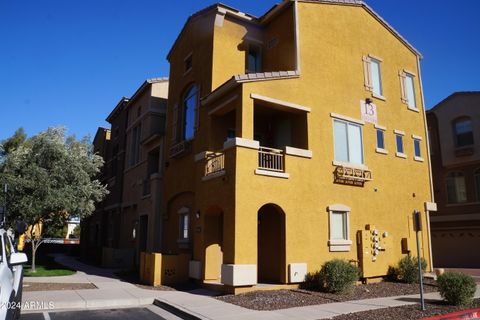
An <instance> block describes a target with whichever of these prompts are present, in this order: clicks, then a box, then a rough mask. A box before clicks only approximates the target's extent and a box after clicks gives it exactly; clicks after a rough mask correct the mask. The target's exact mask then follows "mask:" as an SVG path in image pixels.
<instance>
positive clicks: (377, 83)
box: [370, 59, 383, 96]
mask: <svg viewBox="0 0 480 320" xmlns="http://www.w3.org/2000/svg"><path fill="white" fill-rule="evenodd" d="M370 61H371V62H370V64H371V72H372V92H373V94H374V95H377V96H382V95H383V92H382V91H383V90H382V77H381V74H380V61H378V60H375V59H370Z"/></svg>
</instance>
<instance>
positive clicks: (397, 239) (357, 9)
mask: <svg viewBox="0 0 480 320" xmlns="http://www.w3.org/2000/svg"><path fill="white" fill-rule="evenodd" d="M420 58H421V56H420V54H419V53H418V51H417V50H416V49H415V48H413V47H412V46H411V45H410V44H409V43H408V42H407V41H406V40H405V39H404V38H402V37H401V36H400V35H399V34H398V33H397V32H396V31H395V30H394V29H393V28H392V27H391V26H390V25H388V23H387V22H385V21H384V20H383V19H382V18H381V17H380V16H378V15H377V14H376V13H375V12H374V11H373V10H372V9H371V8H370V7H368V6H367V5H366V4H365V3H364V2H362V1H357V0H348V1H347V0H342V1H334V0H329V1H326V0H324V1H301V0H298V1H288V0H286V1H283V2H281V3H280V4H278V5H276V6H275V7H273V8H272V9H271V10H270V11H268V12H267V13H265V14H264V15H263V16H261V17H254V16H251V15H249V14H246V13H242V12H240V11H238V10H235V9H233V8H230V7H228V6H225V5H221V4H217V5H213V6H211V7H208V8H206V9H204V10H202V11H200V12H197V13H195V14H194V15H192V16H191V17H190V18H189V19H188V21H187V22H186V24H185V26H184V28H183V30H182V31H181V33H180V35H179V36H178V38H177V40H176V42H175V43H174V45H173V47H172V49H171V51H170V53H169V55H168V60H169V62H170V67H171V68H170V77H169V81H170V86H169V94H168V97H169V101H168V111H167V129H166V130H167V133H166V150H167V155H166V163H165V165H166V169H165V179H164V181H165V188H164V190H165V193H164V196H163V199H164V207H163V208H162V212H163V219H162V243H161V248H162V256H164V257H165V259H166V258H169V259H174V257H175V256H177V257H180V258H179V259H178V261H179V263H178V264H175V263H173V264H172V266H171V267H170V268H167V269H165V270H164V273H165V275H170V276H171V275H172V274H175V273H177V274H187V273H188V276H189V277H190V278H194V279H198V281H200V282H205V283H210V282H211V283H215V282H218V283H221V284H223V288H225V289H227V290H229V291H234V292H240V291H241V290H244V289H245V288H249V287H250V288H251V287H252V286H255V285H257V284H258V283H279V284H294V283H298V282H301V281H302V280H303V279H304V276H305V273H306V272H310V271H316V270H318V269H320V267H321V265H322V264H323V263H324V262H326V261H328V260H331V259H334V258H341V259H347V260H350V261H351V262H352V263H355V264H357V265H358V266H359V267H360V268H361V269H362V272H363V276H364V277H367V278H372V277H379V276H383V275H385V274H386V273H387V269H388V266H389V265H393V264H395V263H396V262H398V260H399V259H401V258H402V257H403V256H404V255H405V254H407V253H408V252H409V251H412V250H413V253H414V254H416V247H415V232H414V229H413V224H412V212H413V211H414V210H419V211H420V212H421V214H422V222H423V227H424V228H423V231H422V233H421V234H422V247H421V255H422V256H423V257H424V258H425V259H426V260H427V261H428V262H429V267H428V269H430V262H431V253H430V252H431V250H430V240H429V239H430V238H429V228H428V219H429V218H428V215H429V211H433V210H435V204H434V203H433V199H432V190H431V177H430V170H429V156H428V146H427V145H428V142H427V134H426V125H425V110H424V103H423V95H422V84H421V78H420V66H419V61H420ZM185 257H187V259H185ZM180 261H183V262H181V264H180ZM187 261H188V264H187ZM185 270H186V271H185ZM162 276H163V275H162Z"/></svg>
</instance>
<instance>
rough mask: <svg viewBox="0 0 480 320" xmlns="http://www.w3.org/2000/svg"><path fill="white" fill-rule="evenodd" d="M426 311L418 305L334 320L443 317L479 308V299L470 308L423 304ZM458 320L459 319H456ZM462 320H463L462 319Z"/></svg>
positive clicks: (393, 319) (354, 314)
mask: <svg viewBox="0 0 480 320" xmlns="http://www.w3.org/2000/svg"><path fill="white" fill-rule="evenodd" d="M425 307H426V310H425V311H421V310H420V306H419V305H410V306H403V307H394V308H384V309H377V310H370V311H364V312H357V313H350V314H344V315H341V316H337V317H334V318H333V319H334V320H378V319H382V320H416V319H422V318H426V317H433V316H438V315H443V314H447V313H451V312H458V311H462V310H469V309H476V308H480V299H475V300H474V301H473V303H472V305H470V306H449V305H446V304H431V303H426V304H425ZM458 319H460V318H458ZM462 319H463V318H462ZM467 319H470V318H467Z"/></svg>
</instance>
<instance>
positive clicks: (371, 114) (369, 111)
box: [360, 100, 378, 124]
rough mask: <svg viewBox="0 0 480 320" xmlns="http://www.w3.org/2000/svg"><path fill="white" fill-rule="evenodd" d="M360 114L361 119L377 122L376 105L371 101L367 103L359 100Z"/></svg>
mask: <svg viewBox="0 0 480 320" xmlns="http://www.w3.org/2000/svg"><path fill="white" fill-rule="evenodd" d="M360 114H361V115H362V120H363V121H365V122H370V123H373V124H377V121H378V120H377V119H378V118H377V106H376V105H375V104H373V103H372V102H370V103H367V102H365V101H364V100H360Z"/></svg>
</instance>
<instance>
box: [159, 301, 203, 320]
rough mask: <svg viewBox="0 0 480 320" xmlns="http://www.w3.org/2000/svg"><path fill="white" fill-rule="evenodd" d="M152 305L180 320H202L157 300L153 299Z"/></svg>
mask: <svg viewBox="0 0 480 320" xmlns="http://www.w3.org/2000/svg"><path fill="white" fill-rule="evenodd" d="M153 304H154V305H155V306H157V307H159V308H161V309H163V310H165V311H168V312H170V313H173V314H174V315H176V316H177V317H179V318H182V319H185V320H203V319H202V318H199V317H197V316H194V315H193V314H191V313H188V312H186V311H184V310H182V309H180V308H178V307H176V306H173V305H171V304H169V303H167V302H164V301H160V300H158V299H155V300H154V301H153Z"/></svg>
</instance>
